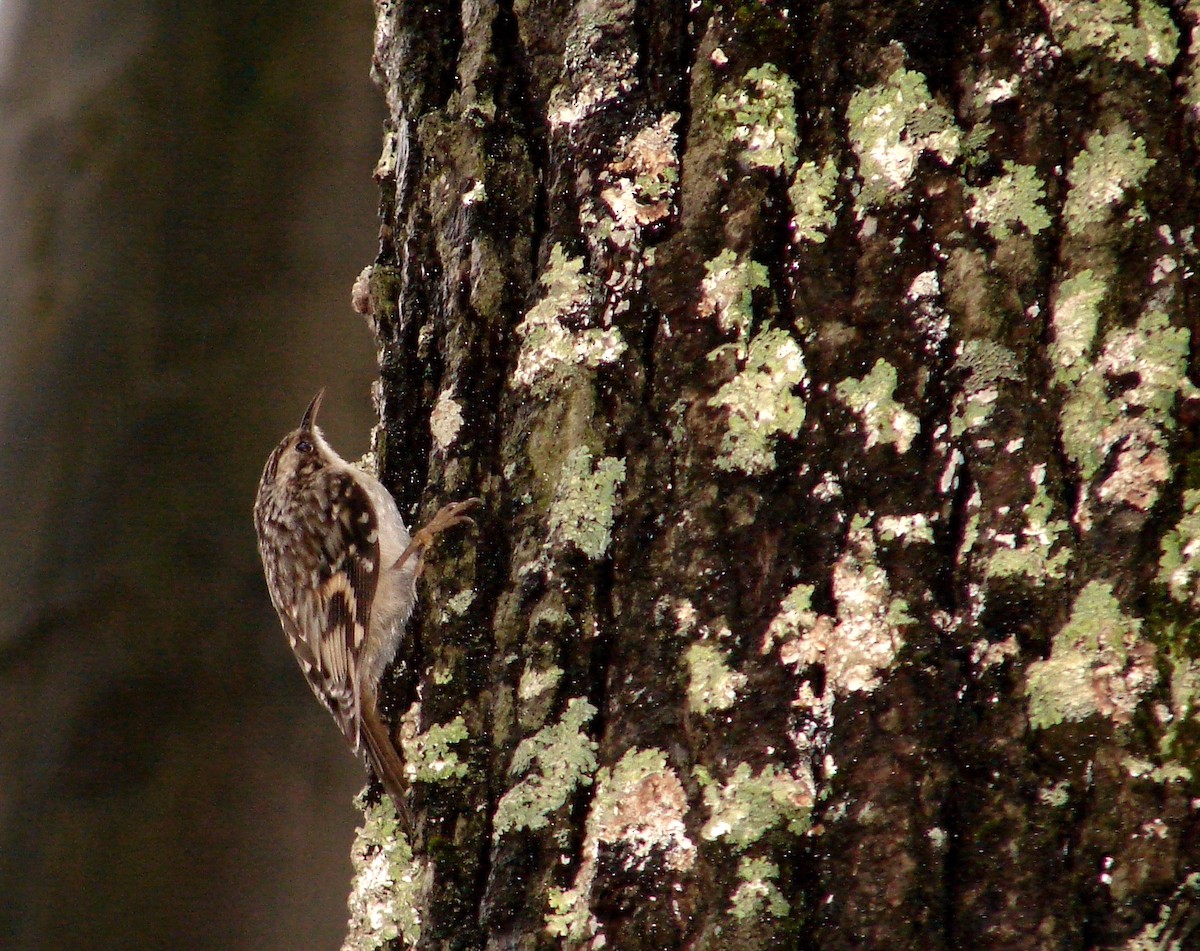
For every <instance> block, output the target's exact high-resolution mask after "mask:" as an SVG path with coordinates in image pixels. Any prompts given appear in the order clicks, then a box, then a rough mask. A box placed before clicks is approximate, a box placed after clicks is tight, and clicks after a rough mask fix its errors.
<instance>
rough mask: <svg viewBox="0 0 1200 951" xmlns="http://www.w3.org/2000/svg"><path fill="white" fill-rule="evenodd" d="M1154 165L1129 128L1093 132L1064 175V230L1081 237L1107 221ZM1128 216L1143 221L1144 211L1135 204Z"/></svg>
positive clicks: (1143, 142)
mask: <svg viewBox="0 0 1200 951" xmlns="http://www.w3.org/2000/svg"><path fill="white" fill-rule="evenodd" d="M1154 165H1155V160H1154V159H1152V158H1150V157H1149V156H1148V155H1147V154H1146V143H1145V141H1144V140H1143V139H1142V138H1141V137H1140V136H1136V135H1134V134H1133V133H1132V132H1130V131H1129V129H1127V128H1125V127H1123V126H1122V127H1118V128H1117V129H1115V130H1114V131H1112V132H1110V133H1108V134H1105V133H1103V132H1093V133H1092V134H1091V135H1090V136H1088V140H1087V143H1086V144H1085V145H1084V150H1083V151H1082V152H1080V153H1079V154H1078V155H1077V156H1075V161H1074V163H1072V165H1071V171H1070V173H1069V174H1068V175H1067V183H1068V185H1069V190H1068V192H1067V200H1066V203H1065V204H1064V205H1063V211H1062V214H1063V220H1064V221H1065V222H1066V224H1067V230H1068V231H1069V232H1070V233H1071V234H1073V235H1077V234H1083V233H1084V232H1086V231H1087V230H1088V229H1089V228H1091V227H1093V226H1095V225H1099V224H1103V223H1104V222H1106V221H1108V220H1109V219H1110V217H1111V215H1112V212H1113V208H1114V206H1116V205H1118V204H1120V203H1122V202H1124V201H1125V200H1126V195H1127V194H1128V193H1129V192H1130V191H1131V190H1133V189H1135V188H1137V187H1138V186H1139V185H1140V184H1141V183H1142V180H1143V179H1144V178H1145V177H1146V174H1147V173H1148V172H1149V171H1150V169H1151V168H1153V167H1154ZM1130 215H1131V217H1132V218H1134V219H1144V218H1145V211H1144V209H1142V208H1141V207H1140V205H1135V206H1133V207H1132V208H1131V210H1130Z"/></svg>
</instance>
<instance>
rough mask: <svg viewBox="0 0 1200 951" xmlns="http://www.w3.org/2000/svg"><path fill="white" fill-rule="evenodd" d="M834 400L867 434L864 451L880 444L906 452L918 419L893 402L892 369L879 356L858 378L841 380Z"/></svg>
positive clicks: (894, 373)
mask: <svg viewBox="0 0 1200 951" xmlns="http://www.w3.org/2000/svg"><path fill="white" fill-rule="evenodd" d="M836 392H837V397H838V399H840V400H841V401H842V402H843V403H845V404H846V406H848V407H849V408H850V409H851V410H852V411H853V412H855V413H857V414H858V415H859V417H860V418H861V419H862V423H863V427H864V428H865V429H866V432H867V445H866V448H868V449H870V448H872V447H873V446H876V445H878V444H880V443H882V444H883V445H885V446H895V447H896V451H897V452H899V453H901V454H903V453H906V452H908V450H909V447H910V446H911V445H912V441H913V438H914V437H915V436H916V435H917V433H919V432H920V431H921V423H920V420H918V419H917V417H916V416H914V415H913V414H912V413H910V412H909V411H908V410H906V409H905V408H904V407H903V406H902V405H901V404H900V403H898V402H897V401H896V399H895V392H896V368H895V367H894V366H892V365H891V364H890V363H888V362H887V361H886V360H884V359H883V358H882V357H880V358H879V359H878V360H876V361H875V366H873V367H872V368H871V372H870V373H868V374H867V375H866V376H864V377H862V378H861V379H855V378H854V377H851V378H850V379H847V380H843V381H842V382H841V383H839V384H838V385H837V390H836Z"/></svg>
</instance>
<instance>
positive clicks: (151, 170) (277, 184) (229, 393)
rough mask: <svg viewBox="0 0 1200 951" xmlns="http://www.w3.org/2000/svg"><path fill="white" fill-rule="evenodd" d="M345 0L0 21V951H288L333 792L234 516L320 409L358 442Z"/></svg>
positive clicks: (353, 134) (312, 925) (335, 909)
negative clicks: (2, 567) (318, 398)
mask: <svg viewBox="0 0 1200 951" xmlns="http://www.w3.org/2000/svg"><path fill="white" fill-rule="evenodd" d="M370 44H371V9H370V5H369V4H367V3H365V2H363V0H338V2H334V3H328V2H303V0H302V2H299V3H297V2H294V0H289V2H287V3H282V2H256V3H250V4H246V3H240V2H226V0H221V2H215V3H202V4H179V3H150V4H144V3H126V2H122V0H114V2H90V0H84V2H81V3H78V4H71V5H69V6H64V5H62V4H54V3H45V2H39V0H3V2H0V275H3V277H2V279H0V280H2V289H0V485H3V487H4V492H3V497H2V498H0V534H2V537H3V539H4V547H5V550H6V551H8V552H9V555H10V557H9V564H10V575H9V579H8V581H7V583H6V584H5V585H4V586H2V588H0V723H2V724H3V725H2V726H0V894H2V895H3V900H2V901H0V935H2V936H3V937H2V938H0V944H3V945H4V946H5V947H6V948H20V949H38V951H44V949H58V948H81V947H87V948H139V949H143V948H146V949H148V948H172V949H180V948H208V949H218V948H219V949H231V951H232V949H239V948H245V949H250V948H255V949H262V948H296V949H301V948H313V949H326V948H330V947H334V946H336V944H337V942H338V941H339V937H340V935H341V934H342V932H343V931H344V927H345V904H344V901H345V881H346V878H347V876H348V875H349V871H350V869H349V863H348V861H347V858H346V847H347V843H348V841H349V839H350V836H351V833H352V829H353V823H354V819H355V815H356V814H355V812H354V810H353V809H352V807H351V798H352V796H353V794H354V792H355V791H356V790H357V789H358V788H360V786H361V781H362V774H361V771H360V769H359V767H358V766H356V764H355V763H354V761H353V759H352V758H351V757H350V755H349V754H348V752H347V751H346V749H345V746H344V743H343V741H342V740H341V738H340V737H339V736H338V735H337V733H336V731H335V730H333V729H331V728H330V724H329V723H328V717H327V715H326V714H325V713H324V712H323V711H322V710H320V709H319V707H318V706H317V705H316V704H314V703H313V702H312V697H311V695H310V694H309V692H308V689H307V687H305V685H304V683H303V680H302V678H301V677H300V676H299V675H298V673H297V671H296V669H295V662H294V661H293V660H292V658H291V656H290V652H289V651H288V650H287V648H286V645H285V643H284V641H283V636H282V634H281V633H280V632H279V629H278V622H277V620H276V619H275V617H274V615H273V612H272V611H271V609H270V605H269V603H268V602H267V600H266V597H265V591H264V587H263V584H262V579H261V573H260V568H259V565H258V560H257V554H256V552H255V548H254V537H253V530H252V527H251V523H250V517H249V513H250V506H251V503H252V501H253V497H254V490H255V485H256V483H257V479H258V475H259V472H260V471H261V467H262V464H263V461H264V460H265V458H266V455H267V453H268V452H269V451H270V449H271V447H272V446H273V445H274V443H275V442H276V440H277V439H278V438H279V437H280V436H281V435H282V434H283V433H284V432H285V431H286V430H287V429H289V428H291V427H292V426H294V425H295V424H296V422H297V421H298V419H299V417H300V414H301V413H302V412H303V409H304V406H305V404H306V402H307V401H308V399H309V398H311V396H312V394H313V392H314V391H315V390H316V389H317V387H318V386H320V385H322V384H325V385H328V386H329V389H330V398H328V399H327V400H326V406H327V409H328V416H327V418H326V423H327V425H328V428H329V430H330V434H331V438H333V439H334V440H335V442H336V443H337V444H338V445H339V447H340V448H341V449H342V451H343V452H345V453H347V455H357V453H359V452H361V451H362V449H363V448H365V433H366V431H367V429H368V427H369V412H370V404H369V400H368V397H367V390H368V384H369V381H370V380H371V379H372V378H373V377H374V375H375V374H374V357H373V353H372V348H371V339H370V334H369V332H368V330H367V329H366V328H365V327H364V326H363V324H362V321H361V318H359V317H358V316H357V315H355V314H354V313H353V311H352V310H351V309H350V297H349V291H350V286H351V284H352V282H353V279H354V276H355V275H356V274H357V272H358V271H359V269H360V268H361V267H362V265H363V264H364V263H365V262H366V261H369V260H370V258H371V257H372V255H373V253H374V250H375V236H374V235H375V230H376V229H375V226H374V224H373V221H374V215H375V209H376V205H377V190H376V188H375V187H374V185H373V184H372V182H371V176H370V173H371V168H372V166H373V164H374V161H375V158H376V156H377V154H378V143H379V122H380V118H381V103H380V96H379V92H378V90H377V89H375V88H374V87H373V86H372V85H371V82H370V79H369V76H368V68H369V62H370V50H371V45H370Z"/></svg>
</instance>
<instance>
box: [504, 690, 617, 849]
mask: <svg viewBox="0 0 1200 951" xmlns="http://www.w3.org/2000/svg"><path fill="white" fill-rule="evenodd" d="M595 715H596V708H595V707H594V706H592V705H591V704H590V703H588V702H587V701H586V700H584V699H583V698H582V697H573V698H572V699H571V700H570V701H569V702H568V703H567V709H566V710H565V711H564V712H563V715H562V718H561V719H560V720H559V721H558V723H556V724H554V725H553V726H548V727H544V728H543V729H541V730H539V731H538V732H537V733H535V734H534V735H533V736H531V737H529V738H528V739H525V740H522V741H521V743H520V745H518V746H517V749H516V752H514V753H513V759H512V764H511V765H510V766H509V769H508V772H509V775H510V776H512V777H514V778H515V777H520V778H519V779H518V781H517V783H516V785H514V786H513V787H512V788H511V789H509V790H508V792H506V793H505V794H504V795H503V796H502V797H501V799H500V802H499V804H498V805H497V806H496V818H495V822H494V823H493V827H492V828H493V832H492V835H493V837H494V838H495V839H496V840H497V841H499V839H500V837H501V836H503V835H504V833H506V832H510V831H517V830H520V829H530V830H532V831H536V830H538V829H541V828H543V827H544V826H546V825H547V824H548V823H549V821H550V817H551V815H552V814H553V813H554V812H555V811H556V810H558V809H561V808H562V807H563V805H565V804H566V802H567V799H568V798H569V797H570V795H571V793H572V792H574V791H575V789H576V788H577V787H579V786H590V785H591V783H592V774H593V773H594V772H595V771H596V741H595V740H593V739H592V738H591V737H589V736H588V735H587V734H586V733H584V732H583V728H584V727H585V726H586V725H587V724H588V723H589V722H590V721H591V719H592V717H594V716H595Z"/></svg>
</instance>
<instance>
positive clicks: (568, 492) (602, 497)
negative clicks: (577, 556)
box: [549, 446, 625, 561]
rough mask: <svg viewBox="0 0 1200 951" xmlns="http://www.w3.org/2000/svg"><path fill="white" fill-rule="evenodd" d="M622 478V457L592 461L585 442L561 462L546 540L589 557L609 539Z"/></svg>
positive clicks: (598, 553)
mask: <svg viewBox="0 0 1200 951" xmlns="http://www.w3.org/2000/svg"><path fill="white" fill-rule="evenodd" d="M624 481H625V460H624V459H615V458H613V457H611V456H602V457H601V458H600V459H598V460H596V462H595V464H594V465H593V463H592V452H591V450H590V449H588V448H587V447H586V446H579V447H577V448H575V449H574V450H572V451H571V452H570V453H569V454H568V455H567V458H566V460H565V461H564V462H563V467H562V471H561V472H560V474H559V478H558V484H557V486H556V487H555V490H554V501H553V502H552V503H551V505H550V518H549V527H550V532H549V536H550V540H551V542H552V543H555V544H569V545H573V546H574V547H575V548H578V549H579V550H580V551H581V552H583V553H584V554H585V555H587V557H588V558H590V559H592V560H593V561H595V560H597V559H598V558H600V557H602V556H603V555H604V553H605V552H606V551H608V546H609V543H610V542H611V541H612V527H613V519H614V518H615V508H616V503H617V492H618V490H619V489H620V487H621V485H622V484H623V483H624Z"/></svg>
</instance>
